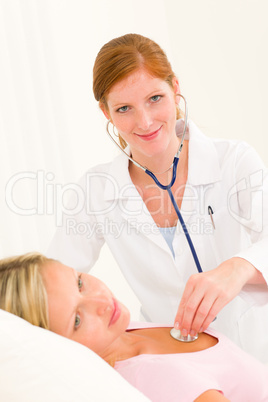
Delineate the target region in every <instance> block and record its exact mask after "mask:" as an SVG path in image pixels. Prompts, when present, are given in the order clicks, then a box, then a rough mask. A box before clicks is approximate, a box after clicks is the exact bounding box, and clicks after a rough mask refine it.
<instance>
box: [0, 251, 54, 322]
mask: <svg viewBox="0 0 268 402" xmlns="http://www.w3.org/2000/svg"><path fill="white" fill-rule="evenodd" d="M49 261H52V260H49V259H48V258H46V257H45V256H44V255H42V254H40V253H28V254H24V255H20V256H16V257H9V258H5V259H2V260H0V308H1V309H3V310H5V311H8V312H9V313H12V314H15V315H17V316H19V317H21V318H23V319H25V320H27V321H29V322H30V323H31V324H33V325H36V326H38V327H42V328H45V329H48V328H49V325H48V323H49V321H48V303H47V293H46V289H45V285H44V282H43V279H42V275H41V269H42V267H43V266H44V264H45V263H47V262H49Z"/></svg>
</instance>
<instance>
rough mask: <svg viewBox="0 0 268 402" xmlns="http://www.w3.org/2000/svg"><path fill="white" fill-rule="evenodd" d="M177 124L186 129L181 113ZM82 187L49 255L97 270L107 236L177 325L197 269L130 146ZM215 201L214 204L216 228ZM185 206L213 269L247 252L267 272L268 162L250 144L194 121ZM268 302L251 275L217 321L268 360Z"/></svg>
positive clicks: (155, 314) (153, 311) (133, 282)
mask: <svg viewBox="0 0 268 402" xmlns="http://www.w3.org/2000/svg"><path fill="white" fill-rule="evenodd" d="M176 130H177V134H178V135H180V134H181V122H180V121H178V122H177V127H176ZM74 190H75V191H74V193H75V194H74V197H73V200H71V201H70V204H69V207H68V211H65V212H67V213H66V214H65V216H64V220H63V223H62V226H61V227H59V228H58V230H57V232H56V235H55V237H54V239H53V241H52V244H51V246H50V249H49V252H48V255H49V256H51V257H54V258H57V259H59V260H60V261H62V262H63V263H65V264H67V265H69V266H73V267H74V268H76V269H77V270H79V271H84V272H88V271H89V269H90V268H91V267H92V266H93V265H94V263H95V261H96V260H97V258H98V256H99V252H100V249H101V247H102V245H103V244H104V242H107V244H108V246H109V248H110V249H111V252H112V254H113V255H114V257H115V259H116V261H117V263H118V265H119V267H120V269H121V271H122V273H123V275H124V276H125V278H126V279H127V281H128V282H129V284H130V286H131V287H132V289H133V290H134V292H135V293H136V295H137V296H138V298H139V300H140V302H141V305H142V310H143V313H144V316H145V317H146V318H147V319H148V320H151V321H153V322H161V323H163V324H170V325H172V324H173V322H174V318H175V314H176V311H177V309H178V305H179V300H180V297H181V295H182V292H183V289H184V286H185V283H186V281H187V279H188V278H189V276H190V275H191V274H193V273H196V267H195V263H194V260H193V257H192V255H191V252H190V249H189V246H188V243H187V241H186V238H185V236H184V234H183V232H182V229H181V226H180V224H179V223H178V225H177V229H176V234H175V237H174V240H173V248H174V252H175V258H174V257H173V255H172V253H171V251H170V249H169V247H168V245H167V243H166V241H165V240H164V238H163V236H162V235H161V234H160V231H159V230H158V228H157V226H156V224H155V223H154V221H153V219H152V217H151V215H150V214H149V212H148V210H147V208H146V206H145V204H144V203H143V201H142V199H141V197H140V195H139V193H138V191H137V189H136V188H135V186H134V185H133V183H132V182H131V179H130V176H129V172H128V159H127V158H126V157H125V156H124V155H120V156H119V157H117V158H116V159H115V160H114V161H112V162H111V163H107V164H104V165H99V166H96V167H95V168H93V169H90V170H89V171H88V172H87V173H86V174H85V175H84V176H83V178H82V179H81V181H80V182H79V187H76V189H74ZM78 195H79V197H78ZM208 206H211V207H212V210H213V212H214V213H213V220H214V223H215V229H214V228H213V225H212V220H211V217H210V215H209V214H208ZM181 212H182V215H183V218H184V220H185V223H186V225H187V227H188V230H189V233H190V235H191V238H192V241H193V243H194V246H195V249H196V252H197V255H198V257H199V261H200V263H201V266H202V269H203V270H204V271H207V270H211V269H213V268H215V267H217V266H218V265H219V264H220V263H221V262H222V261H224V260H226V259H228V258H231V257H233V256H240V257H242V258H245V259H246V260H248V261H250V262H251V263H252V264H253V265H254V266H255V267H256V268H257V269H258V270H260V271H261V272H262V273H263V276H264V278H265V280H266V282H268V178H267V170H266V168H265V167H264V166H263V163H262V161H261V160H260V158H259V156H258V155H257V154H256V152H255V151H254V150H253V149H252V148H251V147H249V146H248V145H247V144H246V143H244V142H239V141H230V140H225V139H224V140H222V139H211V138H207V137H206V136H204V135H203V134H202V133H201V131H200V130H199V129H198V128H197V127H196V126H195V125H194V123H192V122H191V121H190V122H189V166H188V180H187V185H186V189H185V193H184V197H183V202H182V206H181ZM59 223H60V224H61V222H59ZM267 303H268V290H267V286H266V285H264V286H261V287H257V286H255V287H254V286H249V285H248V286H246V287H245V288H244V289H243V291H242V292H241V293H240V294H239V296H237V297H236V298H235V300H233V301H232V302H231V303H229V304H228V305H227V306H226V307H225V308H224V309H223V310H222V311H221V312H220V313H219V314H218V317H217V320H216V321H215V322H214V323H213V324H212V325H213V326H214V327H215V328H217V329H218V330H220V331H221V332H223V333H225V334H226V335H227V336H229V337H230V338H231V339H232V340H233V341H234V342H236V343H237V344H238V345H240V346H241V347H242V348H243V349H245V350H247V351H248V352H250V353H252V354H254V355H255V356H256V357H257V358H259V359H260V360H262V361H264V362H268V304H267Z"/></svg>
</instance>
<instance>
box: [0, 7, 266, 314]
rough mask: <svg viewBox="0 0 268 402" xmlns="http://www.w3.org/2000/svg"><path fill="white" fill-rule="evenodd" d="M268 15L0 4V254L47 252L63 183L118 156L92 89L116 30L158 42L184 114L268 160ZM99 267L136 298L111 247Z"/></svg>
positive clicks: (240, 10) (255, 10)
mask: <svg viewBox="0 0 268 402" xmlns="http://www.w3.org/2000/svg"><path fill="white" fill-rule="evenodd" d="M266 19H267V1H266V0H252V1H239V0H226V1H224V2H223V1H215V0H204V1H202V2H200V1H199V0H189V1H182V0H178V1H177V0H173V1H172V0H134V1H131V0H128V1H127V2H126V1H122V0H114V1H111V0H98V1H91V0H0V257H4V256H7V255H12V254H19V253H24V252H27V251H30V250H39V251H41V252H45V251H46V249H47V246H48V244H49V242H50V240H51V238H52V236H53V233H54V230H55V228H56V224H57V219H58V217H59V214H60V206H61V205H62V204H63V205H64V202H65V201H66V198H67V197H68V185H69V184H70V183H75V182H76V181H77V180H78V178H79V177H80V176H81V175H82V174H83V173H84V172H85V171H86V170H87V169H88V168H89V167H91V166H93V165H95V164H98V163H102V162H105V161H108V160H110V159H111V158H113V157H114V155H116V154H117V151H116V150H115V149H114V147H113V145H112V143H111V142H110V141H109V139H108V138H107V137H106V134H105V119H104V117H103V116H102V114H101V112H100V110H99V109H98V106H97V102H96V101H95V100H94V97H93V94H92V66H93V63H94V59H95V57H96V54H97V52H98V50H99V49H100V47H101V46H102V45H103V44H104V43H105V42H107V41H108V40H110V39H112V38H113V37H116V36H119V35H122V34H125V33H128V32H137V33H141V34H143V35H145V36H149V37H151V38H152V39H154V40H155V41H156V42H158V43H159V44H160V45H161V46H162V47H163V48H164V49H165V50H166V52H167V54H168V57H169V58H170V59H171V62H172V64H173V69H174V71H176V72H177V73H178V76H179V79H180V80H181V89H182V92H183V93H184V94H185V95H186V97H187V98H188V103H189V108H190V117H192V118H193V120H195V121H196V122H197V124H199V125H201V126H202V127H203V128H204V130H205V132H207V134H208V135H214V136H227V137H232V138H233V137H235V138H241V139H245V140H247V141H249V142H251V143H252V144H253V145H255V147H256V148H257V149H258V150H259V152H260V153H261V155H262V157H263V158H264V159H265V158H266V161H267V160H268V157H267V153H266V149H267V146H266V147H265V145H267V139H266V136H267V135H266V133H267V129H268V125H267V117H266V115H267V112H266V111H267V110H268V100H267V99H268V98H267V92H268V79H267V71H268V62H267V21H266ZM107 266H109V267H108V268H109V272H112V275H111V276H112V278H111V281H110V279H109V274H108V273H107V270H106V269H107ZM97 271H98V272H103V274H102V273H100V274H99V273H98V275H99V276H100V277H101V275H103V278H105V281H106V282H108V284H109V285H110V286H111V287H112V288H113V287H114V288H116V292H117V295H118V288H120V289H119V291H120V292H122V294H121V295H120V294H119V297H121V299H122V300H123V301H124V298H125V299H127V301H128V303H129V302H131V300H130V298H131V297H132V298H133V299H132V300H133V301H135V297H134V296H131V292H130V290H129V289H128V288H127V287H125V286H119V287H118V285H116V284H117V283H121V281H123V280H122V278H121V277H120V273H119V272H117V267H116V266H115V263H114V262H113V259H112V257H111V255H110V254H109V250H107V249H106V248H104V251H103V253H102V255H101V258H100V261H99V262H98V264H97V267H96V272H97ZM107 279H108V280H107ZM109 281H110V282H109ZM122 283H123V282H122ZM136 311H137V310H135V309H134V313H135V312H136Z"/></svg>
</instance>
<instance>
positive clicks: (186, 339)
mask: <svg viewBox="0 0 268 402" xmlns="http://www.w3.org/2000/svg"><path fill="white" fill-rule="evenodd" d="M178 95H179V96H180V97H181V98H182V99H183V100H184V105H185V112H184V128H183V134H182V138H181V142H180V145H179V148H178V151H177V153H176V155H175V156H174V159H173V163H172V165H171V167H172V178H171V181H170V183H169V184H168V185H163V184H161V183H160V182H159V180H158V179H157V177H156V176H155V174H154V173H153V172H152V171H150V170H149V169H147V168H146V167H145V166H143V165H141V164H140V163H139V162H137V161H135V160H134V159H133V158H131V156H129V155H128V154H127V152H125V151H124V149H123V148H121V146H120V145H119V144H118V143H117V141H116V140H115V139H114V138H113V137H112V135H111V134H110V133H109V129H108V126H109V124H110V122H111V121H110V120H108V122H107V129H106V131H107V134H108V135H109V137H110V138H111V140H112V141H113V142H114V143H115V144H116V146H117V147H118V148H119V149H120V151H121V152H123V153H124V154H125V155H126V156H127V158H128V159H129V160H130V161H131V162H132V163H134V165H136V166H137V167H139V168H140V169H142V170H143V171H144V172H145V173H146V174H148V175H149V176H150V177H151V178H152V179H153V180H154V182H155V184H156V185H157V186H158V187H159V188H161V189H162V190H166V191H167V192H168V194H169V197H170V199H171V202H172V205H173V207H174V209H175V211H176V214H177V216H178V219H179V221H180V224H181V226H182V229H183V232H184V234H185V236H186V239H187V242H188V244H189V247H190V250H191V253H192V256H193V258H194V261H195V265H196V268H197V271H198V272H203V271H202V268H201V265H200V262H199V260H198V257H197V254H196V251H195V248H194V245H193V242H192V239H191V237H190V235H189V232H188V230H187V227H186V224H185V223H184V220H183V217H182V215H181V213H180V210H179V207H178V205H177V203H176V200H175V198H174V196H173V193H172V190H171V188H172V186H173V184H174V183H175V180H176V177H177V166H178V162H179V158H180V153H181V150H182V147H183V142H184V137H185V133H186V130H187V123H188V107H187V102H186V99H185V97H184V96H183V95H181V94H178ZM169 169H170V168H169ZM169 169H168V170H169ZM163 173H164V172H163ZM170 334H171V336H172V337H173V338H174V339H177V340H179V341H182V342H192V341H195V340H196V339H197V338H198V335H196V336H191V335H187V336H183V335H182V334H181V331H180V330H177V329H175V328H172V329H171V331H170Z"/></svg>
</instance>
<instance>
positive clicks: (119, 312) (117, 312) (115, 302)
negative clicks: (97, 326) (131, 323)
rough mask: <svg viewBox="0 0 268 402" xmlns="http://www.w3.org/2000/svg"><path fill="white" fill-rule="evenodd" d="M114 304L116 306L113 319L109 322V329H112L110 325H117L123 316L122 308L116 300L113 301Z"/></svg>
mask: <svg viewBox="0 0 268 402" xmlns="http://www.w3.org/2000/svg"><path fill="white" fill-rule="evenodd" d="M113 303H114V306H113V307H114V308H113V312H112V315H111V319H110V322H109V327H110V325H113V324H115V323H116V321H117V320H118V318H119V317H120V315H121V308H120V307H119V305H118V303H117V301H116V300H115V299H113Z"/></svg>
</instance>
